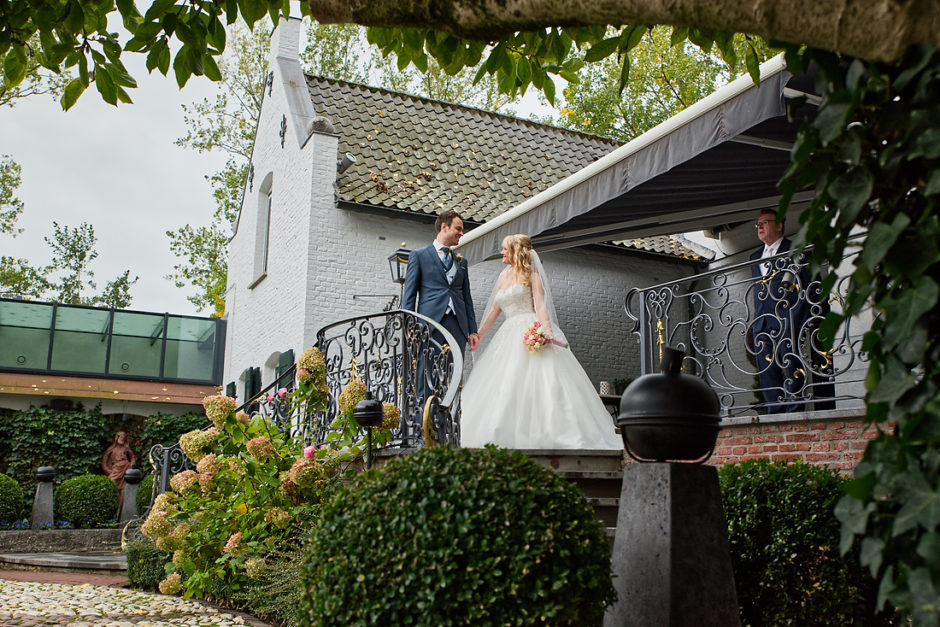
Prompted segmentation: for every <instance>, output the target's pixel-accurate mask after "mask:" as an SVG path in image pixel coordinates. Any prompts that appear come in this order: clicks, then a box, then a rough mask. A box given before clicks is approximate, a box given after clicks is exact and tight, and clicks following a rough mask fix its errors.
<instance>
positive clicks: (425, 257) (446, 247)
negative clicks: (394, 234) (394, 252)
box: [402, 209, 480, 352]
mask: <svg viewBox="0 0 940 627" xmlns="http://www.w3.org/2000/svg"><path fill="white" fill-rule="evenodd" d="M434 228H435V230H436V231H437V237H436V238H435V239H434V241H433V242H432V243H431V244H430V245H429V246H425V247H424V248H419V249H417V250H413V251H412V252H411V256H410V257H409V259H408V270H407V272H406V273H405V287H404V295H403V301H402V308H403V309H408V310H411V311H417V312H418V313H419V314H421V315H424V316H427V317H428V318H431V319H432V320H436V321H438V322H440V323H441V325H442V326H443V327H444V328H445V329H447V330H448V331H450V333H451V334H452V335H453V336H454V337H455V338H456V339H457V343H458V344H459V348H460V350H461V352H463V351H464V350H465V348H466V345H467V344H468V343H469V344H470V349H471V350H473V349H475V348H476V347H477V344H479V343H480V336H479V335H477V320H476V315H475V314H474V313H473V300H472V299H471V298H470V277H469V275H468V274H467V266H466V263H464V261H463V259H460V258H457V256H455V255H454V253H453V251H452V250H451V247H452V246H456V245H457V243H458V242H459V241H460V237H461V236H462V235H463V220H462V219H461V217H460V215H459V214H458V213H457V212H456V211H453V210H452V209H448V210H446V211H444V212H443V213H441V215H440V216H438V218H437V220H435V222H434ZM416 303H417V307H415V304H416ZM435 339H437V340H438V341H439V342H441V343H443V339H444V338H443V337H442V336H441V335H440V334H436V336H435Z"/></svg>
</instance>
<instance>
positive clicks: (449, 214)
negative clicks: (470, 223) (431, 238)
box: [434, 209, 463, 233]
mask: <svg viewBox="0 0 940 627" xmlns="http://www.w3.org/2000/svg"><path fill="white" fill-rule="evenodd" d="M454 218H460V214H459V213H457V212H456V211H454V210H453V209H447V210H446V211H442V212H441V215H439V216H437V220H435V221H434V232H435V233H440V232H441V227H442V226H443V225H445V224H446V225H447V226H450V225H451V223H452V222H453V221H454ZM460 219H461V220H463V218H460Z"/></svg>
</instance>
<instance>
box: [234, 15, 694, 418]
mask: <svg viewBox="0 0 940 627" xmlns="http://www.w3.org/2000/svg"><path fill="white" fill-rule="evenodd" d="M298 48H299V22H298V21H296V20H292V21H290V22H282V23H281V25H280V26H279V28H278V29H277V30H276V31H275V33H274V35H273V39H272V46H271V63H270V74H269V77H268V83H267V85H266V88H265V92H264V101H263V104H262V107H261V113H260V117H259V120H258V129H257V134H256V138H255V145H254V149H253V154H252V158H251V165H250V170H249V172H250V174H249V179H248V181H247V182H246V186H245V189H244V196H243V201H242V207H241V212H240V215H239V218H238V220H237V222H236V225H235V233H234V236H233V238H232V241H231V244H230V252H229V274H228V290H227V294H226V309H227V313H226V317H227V320H228V330H227V341H226V351H225V367H224V375H223V381H224V382H225V383H230V382H235V383H236V385H237V394H238V397H239V398H240V399H241V398H244V389H245V380H246V378H249V377H250V375H248V374H247V371H248V370H249V369H250V368H259V369H260V373H261V385H262V386H263V385H267V384H268V383H270V382H271V381H273V379H274V376H275V371H276V368H277V365H278V360H279V358H280V357H281V355H282V353H287V351H293V354H294V355H297V354H299V352H300V351H302V350H303V349H304V348H306V347H308V346H311V345H312V344H314V343H315V340H316V332H317V330H318V329H319V328H320V327H322V326H323V325H325V324H328V323H330V322H334V321H337V320H341V319H344V318H348V317H353V316H358V315H362V314H367V313H374V312H376V311H379V310H381V309H382V308H383V306H385V305H386V304H387V303H388V302H389V301H390V300H391V298H392V296H393V295H398V293H399V286H398V285H397V284H395V283H393V282H392V281H391V277H390V273H389V268H388V262H387V258H388V256H389V255H390V254H391V253H393V252H394V251H395V249H396V248H398V247H399V246H400V245H401V244H402V243H405V244H406V245H407V247H408V248H417V247H420V246H424V245H426V244H427V243H429V242H430V241H431V240H432V239H433V237H434V232H433V220H434V217H435V216H436V214H437V213H438V212H439V211H441V210H443V209H446V208H453V209H456V210H457V211H459V212H460V213H461V214H462V215H463V217H464V220H465V222H466V223H467V228H468V230H470V229H472V228H473V226H474V225H475V224H480V223H483V222H485V221H487V220H488V219H490V218H492V217H494V216H496V215H499V213H501V212H502V211H505V210H506V209H508V208H509V207H512V206H513V205H514V204H516V203H517V202H519V201H520V200H522V199H524V198H525V197H528V196H531V195H534V194H535V193H537V192H538V191H540V190H542V189H545V188H546V187H548V186H549V185H551V184H552V183H554V182H556V181H557V180H560V179H561V178H563V177H564V176H567V175H568V174H570V173H571V172H574V171H576V170H578V169H580V168H581V167H583V166H584V165H586V164H587V163H590V162H592V161H594V160H596V159H597V158H599V157H600V156H603V155H604V154H606V153H608V152H609V151H610V150H613V149H614V148H616V147H617V144H616V143H614V142H611V141H608V140H603V139H600V138H597V137H593V136H589V135H582V134H578V133H573V132H570V131H566V130H562V129H557V128H554V127H548V126H543V125H539V124H534V123H532V122H529V121H526V120H519V119H515V118H510V117H507V116H501V115H496V114H492V113H488V112H483V111H479V110H476V109H470V108H467V107H462V106H459V105H451V104H447V103H441V102H435V101H430V100H426V99H422V98H416V97H412V96H408V95H404V94H396V93H393V92H388V91H384V90H379V89H375V88H370V87H364V86H360V85H353V84H349V83H344V82H341V81H331V80H325V79H320V78H316V77H311V76H305V75H304V74H303V72H302V70H301V67H300V63H299V60H298V55H297V52H298ZM347 152H348V153H351V154H352V155H353V157H355V162H354V163H353V164H352V165H351V166H349V167H348V168H347V169H345V170H343V171H341V170H342V168H340V167H339V162H340V161H341V160H342V157H343V155H344V154H346V153H347ZM644 248H645V249H649V251H647V250H643V249H644ZM657 249H658V250H659V251H661V252H656V251H657ZM703 252H704V250H703V249H701V248H697V247H695V245H694V244H691V243H690V242H683V241H678V240H676V239H668V238H650V239H649V240H646V241H638V242H635V243H633V244H631V245H619V246H613V245H606V246H604V245H602V246H591V247H585V248H577V249H570V250H565V251H558V252H549V253H546V254H543V261H544V264H545V267H546V269H547V270H548V272H549V274H550V276H551V280H552V289H553V293H554V295H555V301H556V308H557V309H558V314H559V318H560V323H561V324H562V326H563V328H564V329H565V333H566V335H567V336H568V338H569V341H570V342H571V347H572V349H573V350H574V352H575V354H576V355H577V356H578V358H579V359H580V360H581V362H582V364H583V365H584V367H585V369H586V370H587V372H588V374H589V376H590V377H591V378H592V379H593V380H594V381H595V382H596V381H598V380H601V379H618V378H626V377H634V376H636V375H637V374H638V365H637V359H638V357H637V355H638V353H637V347H636V341H635V339H634V338H633V337H631V336H629V334H628V331H627V329H628V323H627V319H626V317H625V316H624V314H623V302H622V299H623V296H624V294H625V293H626V292H627V290H628V289H629V288H631V287H633V286H635V285H651V284H655V283H659V282H662V281H667V280H670V279H674V278H678V277H680V276H687V275H689V274H692V273H693V272H695V267H696V266H695V265H694V263H692V262H691V261H689V260H688V259H687V258H683V256H685V257H693V258H695V257H696V255H699V254H702V253H703ZM499 268H500V266H499V261H498V260H496V261H487V262H483V263H480V264H476V265H474V266H472V267H471V268H470V277H471V283H472V286H473V294H474V302H475V305H476V308H477V316H478V319H482V313H483V312H482V309H483V307H484V305H485V303H486V300H487V298H488V296H489V294H490V291H491V289H492V286H493V281H495V278H496V274H497V272H498V270H499Z"/></svg>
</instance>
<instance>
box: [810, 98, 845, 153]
mask: <svg viewBox="0 0 940 627" xmlns="http://www.w3.org/2000/svg"><path fill="white" fill-rule="evenodd" d="M851 108H852V107H851V105H849V104H845V103H836V102H827V103H825V104H824V105H823V106H821V107H820V108H819V114H818V115H817V116H816V119H815V120H814V121H813V126H814V127H816V128H817V129H818V130H819V141H820V143H821V144H822V145H823V146H826V145H828V144H829V142H831V141H832V140H833V139H835V138H836V137H838V136H839V135H840V134H841V133H842V131H843V129H844V128H845V120H846V118H847V117H848V115H849V111H850V110H851Z"/></svg>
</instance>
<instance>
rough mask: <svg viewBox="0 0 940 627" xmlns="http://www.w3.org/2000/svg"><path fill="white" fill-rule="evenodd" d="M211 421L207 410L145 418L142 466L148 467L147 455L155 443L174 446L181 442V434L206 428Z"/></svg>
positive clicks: (142, 438)
mask: <svg viewBox="0 0 940 627" xmlns="http://www.w3.org/2000/svg"><path fill="white" fill-rule="evenodd" d="M210 424H211V423H210V422H209V419H208V418H206V414H205V412H201V411H200V412H190V413H188V414H182V415H181V416H171V415H169V414H156V415H154V416H149V417H147V418H145V419H144V429H143V431H142V432H141V434H140V439H141V441H142V449H143V455H142V457H143V459H142V460H141V464H140V466H141V467H142V468H148V469H149V467H148V466H147V463H148V462H147V456H148V455H149V454H150V449H151V448H153V446H154V445H155V444H162V445H163V446H167V447H169V446H173V445H174V444H176V443H177V442H179V439H180V436H181V435H183V434H184V433H188V432H190V431H196V430H197V429H205V428H206V427H208V426H209V425H210Z"/></svg>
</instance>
